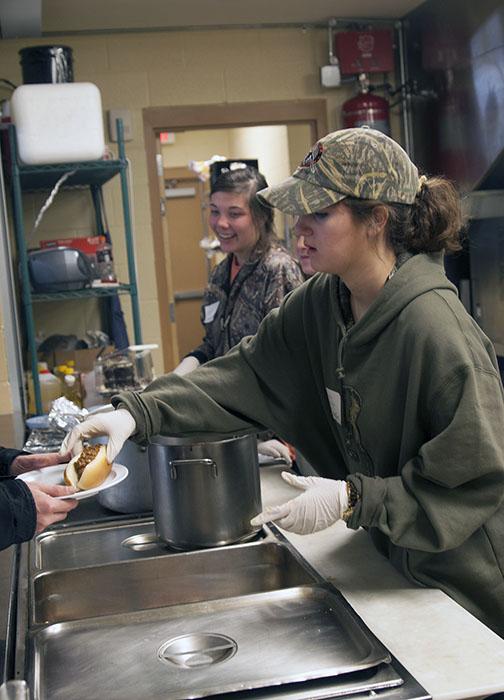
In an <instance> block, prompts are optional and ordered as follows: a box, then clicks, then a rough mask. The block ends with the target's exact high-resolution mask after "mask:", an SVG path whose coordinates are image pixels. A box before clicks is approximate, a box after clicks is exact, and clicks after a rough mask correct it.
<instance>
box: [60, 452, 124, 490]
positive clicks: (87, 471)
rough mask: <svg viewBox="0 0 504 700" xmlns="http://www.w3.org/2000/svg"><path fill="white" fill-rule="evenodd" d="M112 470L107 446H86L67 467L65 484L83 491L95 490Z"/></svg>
mask: <svg viewBox="0 0 504 700" xmlns="http://www.w3.org/2000/svg"><path fill="white" fill-rule="evenodd" d="M111 469H112V464H111V463H110V462H107V448H106V447H105V445H86V446H85V447H84V449H83V450H82V452H81V453H80V454H78V455H76V456H75V457H74V458H73V459H71V460H70V462H69V463H68V464H67V466H66V467H65V472H64V479H65V484H68V486H73V487H74V488H75V489H79V490H81V491H86V490H87V489H94V488H96V487H97V486H99V485H100V484H102V483H103V482H104V481H105V479H106V478H107V476H108V475H109V474H110V470H111Z"/></svg>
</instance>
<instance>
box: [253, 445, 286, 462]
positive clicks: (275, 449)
mask: <svg viewBox="0 0 504 700" xmlns="http://www.w3.org/2000/svg"><path fill="white" fill-rule="evenodd" d="M257 451H258V452H259V454H262V455H267V456H269V457H275V458H280V459H284V460H285V461H286V462H287V464H289V465H291V464H292V458H291V455H290V452H289V448H288V447H287V445H284V443H283V442H280V440H275V439H272V440H265V441H264V442H258V443H257Z"/></svg>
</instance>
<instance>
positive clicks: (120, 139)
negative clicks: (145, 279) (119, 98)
mask: <svg viewBox="0 0 504 700" xmlns="http://www.w3.org/2000/svg"><path fill="white" fill-rule="evenodd" d="M116 127H117V143H118V149H119V160H120V161H121V162H122V163H123V165H124V167H123V168H121V172H120V178H121V193H122V198H121V199H122V207H123V218H124V232H125V236H126V251H127V256H126V257H127V259H128V277H129V286H130V290H131V291H130V298H131V310H132V313H133V331H134V335H135V343H136V344H137V345H140V344H141V343H142V330H141V326H140V307H139V304H138V290H137V280H136V267H135V250H134V247H133V237H132V226H131V214H130V203H129V192H128V176H127V171H128V161H127V160H126V153H125V150H124V131H123V123H122V119H117V120H116Z"/></svg>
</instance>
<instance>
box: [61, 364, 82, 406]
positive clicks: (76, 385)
mask: <svg viewBox="0 0 504 700" xmlns="http://www.w3.org/2000/svg"><path fill="white" fill-rule="evenodd" d="M63 381H64V385H65V391H64V395H65V397H66V398H67V399H68V400H69V401H72V403H74V404H75V405H76V406H78V407H79V408H82V403H83V398H84V397H83V391H82V386H81V382H80V375H78V374H77V373H76V372H74V370H73V369H72V368H71V367H67V369H66V372H65V376H64V379H63Z"/></svg>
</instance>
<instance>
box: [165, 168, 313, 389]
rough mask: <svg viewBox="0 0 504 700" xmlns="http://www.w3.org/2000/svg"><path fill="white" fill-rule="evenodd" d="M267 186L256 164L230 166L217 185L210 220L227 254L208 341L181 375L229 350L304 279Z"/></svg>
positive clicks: (209, 299)
mask: <svg viewBox="0 0 504 700" xmlns="http://www.w3.org/2000/svg"><path fill="white" fill-rule="evenodd" d="M266 186H267V183H266V180H265V178H264V176H263V175H262V174H261V173H260V172H258V171H257V170H256V169H255V168H251V167H246V168H241V169H238V170H228V171H224V172H223V173H221V174H220V175H219V177H218V178H217V180H216V182H215V183H214V185H213V186H212V190H211V193H210V213H209V223H210V227H211V229H212V231H213V232H214V233H215V235H216V236H217V239H218V241H219V243H220V248H221V250H222V252H223V253H226V254H227V256H226V258H225V259H224V260H223V261H222V262H221V263H219V264H218V265H217V266H216V268H215V269H214V270H213V271H212V273H211V276H210V281H209V283H208V287H207V288H206V290H205V296H204V299H203V305H202V309H201V322H202V324H203V328H204V330H205V337H204V338H203V342H202V343H201V345H199V346H198V347H197V348H195V349H194V350H193V351H192V352H190V353H189V354H188V356H187V357H185V358H184V359H183V360H182V362H181V363H180V364H179V365H178V367H176V368H175V370H174V371H175V373H176V374H179V375H183V374H187V372H190V371H192V370H193V369H196V367H199V365H201V364H204V363H205V362H208V361H209V360H213V359H214V358H216V357H220V356H221V355H224V354H225V353H226V352H227V351H228V350H229V349H230V348H232V347H234V346H235V345H236V344H237V343H239V342H240V340H241V339H242V338H244V337H245V336H247V335H253V334H254V333H256V331H257V329H258V328H259V324H260V323H261V321H262V320H263V318H264V317H265V316H266V315H267V314H268V313H269V312H270V311H271V310H272V309H275V308H277V306H280V303H281V301H282V299H283V298H284V297H285V295H286V294H288V292H290V291H292V290H293V289H295V288H296V287H298V286H299V285H300V284H301V283H302V282H303V276H302V274H301V271H300V269H299V266H298V264H297V262H296V261H295V260H294V259H293V258H292V257H291V256H290V255H289V254H288V253H287V251H286V250H284V249H283V248H282V247H281V246H280V244H279V241H278V239H277V238H276V235H275V230H274V224H273V210H272V209H271V207H267V206H265V205H264V204H263V203H261V202H260V201H259V200H258V199H257V198H256V192H257V191H258V190H260V189H263V188H264V187H266Z"/></svg>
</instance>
